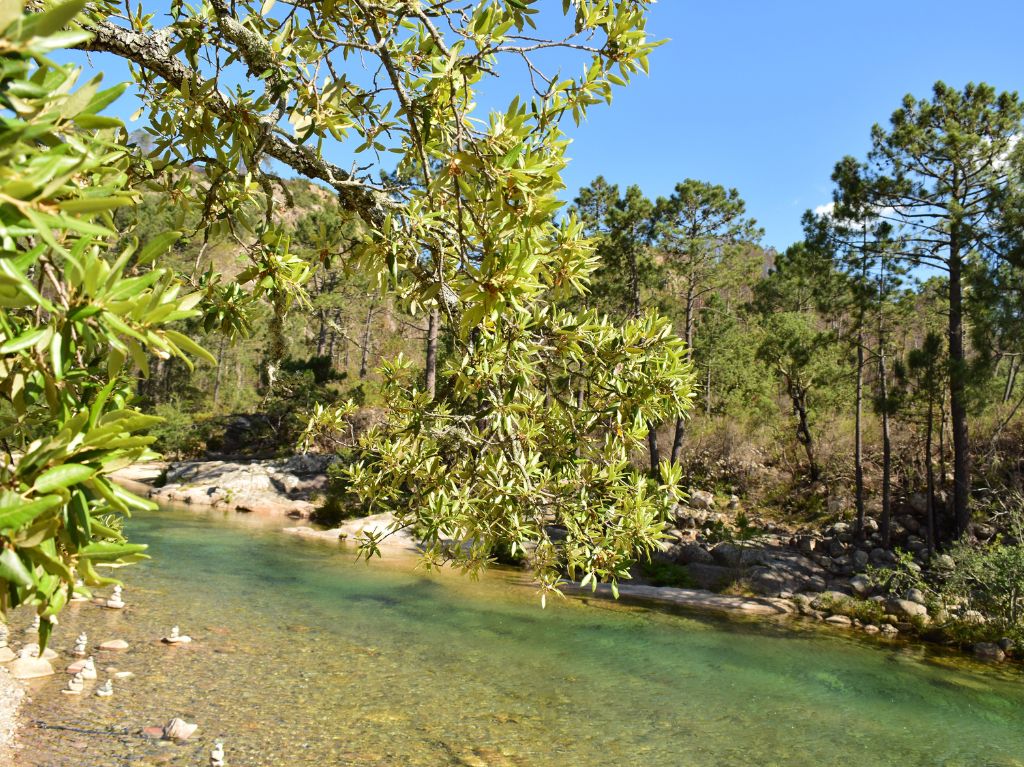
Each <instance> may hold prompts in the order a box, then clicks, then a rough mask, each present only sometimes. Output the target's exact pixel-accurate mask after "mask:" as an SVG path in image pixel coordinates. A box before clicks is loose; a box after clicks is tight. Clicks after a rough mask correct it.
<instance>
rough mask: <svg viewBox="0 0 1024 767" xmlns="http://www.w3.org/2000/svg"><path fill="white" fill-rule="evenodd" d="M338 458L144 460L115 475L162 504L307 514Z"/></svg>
mask: <svg viewBox="0 0 1024 767" xmlns="http://www.w3.org/2000/svg"><path fill="white" fill-rule="evenodd" d="M333 460H334V459H333V458H332V457H330V456H322V455H295V456H292V457H290V458H287V459H280V460H263V461H229V460H215V461H181V462H175V463H168V464H157V463H154V464H144V465H141V466H139V467H131V468H130V469H128V470H125V471H122V472H119V473H118V474H117V475H115V479H118V480H119V481H127V482H137V483H142V484H145V485H147V486H149V488H150V489H149V491H148V495H149V497H150V498H151V499H152V500H154V501H157V502H158V503H179V504H187V505H193V506H211V507H216V508H223V509H229V510H234V511H239V512H248V513H255V514H268V515H275V514H280V515H283V516H289V517H294V518H304V517H308V516H309V515H310V514H311V513H312V512H313V509H314V508H315V507H314V504H313V498H314V497H315V496H316V494H317V493H319V492H321V491H322V490H323V488H324V486H325V484H326V482H327V467H328V466H329V465H330V464H331V462H332V461H333Z"/></svg>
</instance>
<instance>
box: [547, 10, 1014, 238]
mask: <svg viewBox="0 0 1024 767" xmlns="http://www.w3.org/2000/svg"><path fill="white" fill-rule="evenodd" d="M648 28H649V30H650V31H651V32H652V33H653V35H654V36H655V37H657V38H671V40H670V42H669V43H667V44H666V45H664V46H662V47H661V48H660V49H658V51H656V53H655V54H654V56H652V60H651V75H650V77H649V78H638V79H637V80H635V81H634V82H633V83H631V84H630V86H629V87H628V88H626V89H624V90H620V91H619V92H618V94H617V97H616V100H615V102H614V103H613V105H612V107H611V108H604V109H595V110H593V111H592V112H591V113H590V116H589V119H588V122H587V124H585V125H583V126H581V127H580V128H579V129H575V130H573V131H571V133H572V135H573V137H574V142H573V145H572V147H571V148H570V152H569V154H570V156H571V157H572V158H573V162H572V164H571V166H570V168H569V171H568V172H567V174H566V176H565V180H566V183H567V184H568V188H569V191H570V192H573V191H574V190H576V189H577V188H578V187H579V186H581V185H584V184H586V183H587V182H588V181H589V180H590V179H592V178H593V177H594V176H596V175H598V174H603V175H604V176H605V177H606V178H607V179H609V180H610V181H612V182H614V183H618V184H620V185H625V184H630V183H636V184H639V185H640V186H641V187H642V188H643V190H644V191H645V192H646V193H647V194H648V195H649V196H652V197H653V196H658V195H666V194H669V193H670V192H671V191H672V187H673V185H674V184H675V183H676V181H678V180H682V179H684V178H687V177H691V178H697V179H701V180H706V181H712V182H715V183H719V184H723V185H726V186H732V187H736V188H737V189H739V191H740V194H741V195H742V196H743V197H744V199H745V200H746V201H747V207H748V211H749V213H750V214H751V215H753V216H754V217H755V218H757V220H758V221H759V222H760V223H761V225H762V226H763V227H764V228H765V230H766V234H765V243H766V244H769V245H773V246H775V247H778V248H784V247H785V246H786V245H788V244H790V243H792V242H793V241H795V240H798V239H800V237H801V229H800V216H801V215H802V214H803V212H804V211H805V210H806V209H808V208H814V207H816V206H817V205H820V204H822V203H826V202H828V201H829V200H830V199H831V182H830V178H829V177H830V175H831V172H832V167H833V166H834V165H835V163H836V161H837V160H839V159H840V158H841V157H842V156H843V155H846V154H853V155H855V156H863V155H864V153H865V152H866V151H867V149H868V144H869V136H870V128H871V125H872V124H873V123H876V122H882V123H884V122H887V121H888V118H889V115H891V114H892V112H893V110H894V109H896V108H897V107H898V106H899V104H900V101H901V100H902V97H903V95H904V94H906V93H913V94H915V95H918V96H927V95H929V94H930V92H931V87H932V84H933V83H934V82H935V81H936V80H944V81H945V82H947V83H948V84H950V85H955V86H957V87H961V86H963V85H964V84H965V83H967V82H969V81H975V82H978V81H984V82H988V83H990V84H991V85H993V86H995V87H996V88H997V89H999V90H1017V91H1021V92H1024V45H1022V34H1024V1H1022V0H1017V1H1016V2H1009V1H1007V0H1001V1H1000V2H994V1H987V0H976V1H975V2H969V3H967V2H963V1H962V0H961V1H960V2H951V1H950V0H929V1H928V2H925V1H923V0H889V1H888V2H879V1H878V0H832V2H828V1H826V0H816V1H815V2H805V1H804V0H800V1H799V2H798V1H797V0H774V1H772V2H767V1H766V0H733V1H732V2H723V1H721V0H719V1H718V2H715V1H711V2H707V1H705V2H694V1H692V0H661V2H659V3H658V5H656V6H655V7H654V11H653V14H652V17H651V20H650V22H649V27H648Z"/></svg>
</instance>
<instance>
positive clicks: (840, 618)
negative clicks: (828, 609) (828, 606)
mask: <svg viewBox="0 0 1024 767" xmlns="http://www.w3.org/2000/svg"><path fill="white" fill-rule="evenodd" d="M825 623H831V624H832V625H833V626H849V625H850V624H852V623H853V621H852V620H850V617H849V616H848V615H830V616H828V617H827V618H826V619H825Z"/></svg>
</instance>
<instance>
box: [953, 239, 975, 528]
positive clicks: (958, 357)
mask: <svg viewBox="0 0 1024 767" xmlns="http://www.w3.org/2000/svg"><path fill="white" fill-rule="evenodd" d="M962 267H963V264H962V262H961V258H960V250H959V242H958V237H957V227H956V226H955V225H954V227H953V231H952V233H951V235H950V245H949V367H950V370H949V417H950V427H951V431H952V432H953V433H952V438H953V514H954V516H955V518H956V533H957V535H958V536H960V535H963V534H964V532H966V530H967V525H968V523H970V521H971V509H970V494H971V465H970V460H971V459H970V438H969V435H968V430H967V391H966V389H967V386H966V378H967V366H966V360H965V356H964V325H963V286H962V284H961V270H962Z"/></svg>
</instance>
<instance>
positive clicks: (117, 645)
mask: <svg viewBox="0 0 1024 767" xmlns="http://www.w3.org/2000/svg"><path fill="white" fill-rule="evenodd" d="M100 649H101V650H127V649H128V643H127V642H126V641H124V640H123V639H108V640H107V641H106V642H101V643H100Z"/></svg>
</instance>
